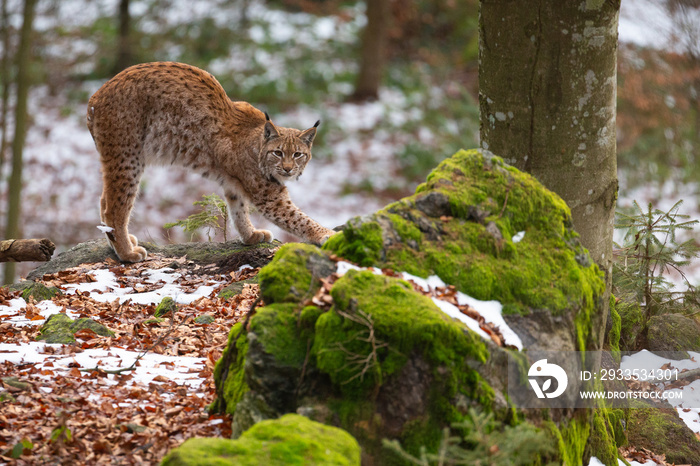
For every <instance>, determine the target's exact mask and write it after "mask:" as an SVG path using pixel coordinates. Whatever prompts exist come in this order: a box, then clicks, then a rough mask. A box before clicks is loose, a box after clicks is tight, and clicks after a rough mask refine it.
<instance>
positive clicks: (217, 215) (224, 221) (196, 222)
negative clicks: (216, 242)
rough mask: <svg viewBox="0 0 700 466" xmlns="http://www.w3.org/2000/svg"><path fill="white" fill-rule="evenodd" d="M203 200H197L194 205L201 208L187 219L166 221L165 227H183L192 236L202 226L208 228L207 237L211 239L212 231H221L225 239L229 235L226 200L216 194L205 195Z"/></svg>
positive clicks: (225, 239)
mask: <svg viewBox="0 0 700 466" xmlns="http://www.w3.org/2000/svg"><path fill="white" fill-rule="evenodd" d="M202 197H203V200H201V201H197V202H195V203H194V204H193V205H196V206H199V207H200V208H201V210H200V211H199V212H197V213H195V214H192V215H190V216H189V217H187V219H186V220H178V221H177V222H172V223H166V224H165V225H164V227H165V228H167V229H170V228H173V227H182V228H183V229H184V230H185V233H190V235H191V237H193V236H194V234H195V233H196V232H197V230H199V229H201V228H207V238H208V239H209V241H211V233H212V231H214V232H215V233H216V232H219V231H220V232H221V233H222V234H223V236H224V241H227V236H228V209H227V208H226V202H224V200H223V199H221V198H220V197H219V196H217V195H216V194H210V195H208V196H207V195H206V194H205V195H204V196H202Z"/></svg>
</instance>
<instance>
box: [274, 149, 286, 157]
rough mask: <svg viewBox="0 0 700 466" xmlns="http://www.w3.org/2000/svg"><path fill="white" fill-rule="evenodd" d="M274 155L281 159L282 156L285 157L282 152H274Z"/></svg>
mask: <svg viewBox="0 0 700 466" xmlns="http://www.w3.org/2000/svg"><path fill="white" fill-rule="evenodd" d="M272 155H274V156H275V157H279V158H280V159H281V158H282V155H284V154H282V151H281V150H273V151H272Z"/></svg>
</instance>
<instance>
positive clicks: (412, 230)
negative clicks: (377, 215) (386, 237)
mask: <svg viewBox="0 0 700 466" xmlns="http://www.w3.org/2000/svg"><path fill="white" fill-rule="evenodd" d="M388 217H389V220H390V221H391V223H392V225H393V226H394V228H395V229H396V232H397V233H398V234H399V237H400V238H401V241H402V242H404V243H406V242H407V241H409V240H413V241H415V242H416V245H417V246H420V244H421V242H422V239H423V234H422V233H421V232H420V230H419V229H418V227H417V226H416V224H415V223H413V222H410V221H408V220H406V219H405V218H403V217H402V216H400V215H397V214H388Z"/></svg>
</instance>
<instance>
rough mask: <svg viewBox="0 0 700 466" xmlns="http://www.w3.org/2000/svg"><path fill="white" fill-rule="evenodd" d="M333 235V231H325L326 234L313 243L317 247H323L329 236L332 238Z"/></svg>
mask: <svg viewBox="0 0 700 466" xmlns="http://www.w3.org/2000/svg"><path fill="white" fill-rule="evenodd" d="M335 234H336V232H335V231H333V230H326V233H325V234H324V235H323V236H322V237H321V239H319V240H317V241H314V243H315V244H317V245H319V246H323V243H325V242H326V241H328V238H330V237H331V236H333V235H335Z"/></svg>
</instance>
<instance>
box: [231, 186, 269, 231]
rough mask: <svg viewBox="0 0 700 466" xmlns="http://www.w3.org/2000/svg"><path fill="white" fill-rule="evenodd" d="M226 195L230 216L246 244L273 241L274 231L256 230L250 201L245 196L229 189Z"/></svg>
mask: <svg viewBox="0 0 700 466" xmlns="http://www.w3.org/2000/svg"><path fill="white" fill-rule="evenodd" d="M224 195H225V196H226V204H227V205H228V212H229V217H230V218H231V220H232V221H233V225H234V226H235V227H236V230H238V233H239V234H240V235H241V239H242V240H243V242H244V243H245V244H257V243H269V242H270V241H272V233H271V232H270V231H268V230H256V229H255V227H254V226H253V224H252V223H251V222H250V217H249V216H248V202H247V201H246V200H245V198H244V197H243V196H241V195H240V194H238V193H236V192H234V191H228V190H227V191H226V192H225V193H224Z"/></svg>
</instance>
